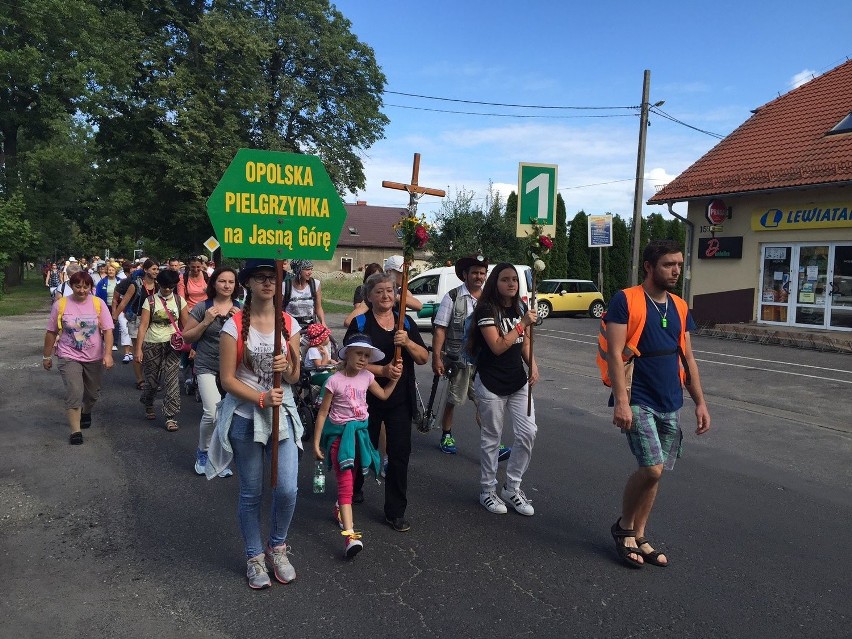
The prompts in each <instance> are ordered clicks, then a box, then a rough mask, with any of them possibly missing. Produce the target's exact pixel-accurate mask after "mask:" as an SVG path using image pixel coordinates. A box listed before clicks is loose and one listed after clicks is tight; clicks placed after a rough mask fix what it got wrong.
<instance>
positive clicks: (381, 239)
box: [337, 204, 405, 251]
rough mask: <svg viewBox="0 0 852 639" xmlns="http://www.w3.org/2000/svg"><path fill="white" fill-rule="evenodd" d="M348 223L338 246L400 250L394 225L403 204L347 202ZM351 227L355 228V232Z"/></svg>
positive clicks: (402, 208) (341, 234)
mask: <svg viewBox="0 0 852 639" xmlns="http://www.w3.org/2000/svg"><path fill="white" fill-rule="evenodd" d="M344 206H345V207H346V223H345V224H344V225H343V229H342V230H341V231H340V239H339V241H338V242H337V245H338V246H345V247H351V248H358V247H361V248H387V249H392V250H396V251H399V250H400V242H399V239H398V238H397V236H396V231H395V230H394V228H393V225H394V224H396V223H397V222H399V216H400V213H402V212H403V211H404V210H405V207H402V206H370V205H368V204H345V205H344ZM350 229H354V230H355V231H356V233H353V232H352V231H351V230H350Z"/></svg>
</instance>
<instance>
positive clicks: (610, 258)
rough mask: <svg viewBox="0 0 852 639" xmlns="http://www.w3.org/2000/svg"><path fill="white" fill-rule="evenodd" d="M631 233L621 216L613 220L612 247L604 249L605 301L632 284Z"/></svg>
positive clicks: (615, 216) (614, 217)
mask: <svg viewBox="0 0 852 639" xmlns="http://www.w3.org/2000/svg"><path fill="white" fill-rule="evenodd" d="M632 259H633V254H632V252H631V248H630V232H629V231H628V228H627V223H626V222H625V221H624V219H623V218H622V217H621V216H620V215H614V216H613V218H612V246H610V247H609V248H607V249H604V290H603V291H601V293H603V296H604V299H606V300H608V299H610V298H611V297H612V296H613V294H614V293H615V292H616V291H620V290H621V289H623V288H626V287H627V285H628V284H629V283H630V262H631V261H632Z"/></svg>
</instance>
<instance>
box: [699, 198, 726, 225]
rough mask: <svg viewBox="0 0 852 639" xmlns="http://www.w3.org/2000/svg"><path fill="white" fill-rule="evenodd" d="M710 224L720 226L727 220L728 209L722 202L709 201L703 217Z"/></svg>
mask: <svg viewBox="0 0 852 639" xmlns="http://www.w3.org/2000/svg"><path fill="white" fill-rule="evenodd" d="M704 217H706V218H707V221H708V222H710V224H717V225H718V224H721V223H722V222H724V221H725V220H727V219H728V207H726V206H725V203H724V202H723V201H722V200H710V204H708V205H707V213H706V214H705V215H704Z"/></svg>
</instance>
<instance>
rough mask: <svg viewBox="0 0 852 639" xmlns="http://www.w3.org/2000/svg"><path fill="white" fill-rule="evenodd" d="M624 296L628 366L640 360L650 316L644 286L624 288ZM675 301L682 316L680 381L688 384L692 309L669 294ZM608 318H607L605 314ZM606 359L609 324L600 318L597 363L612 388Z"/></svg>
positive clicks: (678, 350) (679, 314)
mask: <svg viewBox="0 0 852 639" xmlns="http://www.w3.org/2000/svg"><path fill="white" fill-rule="evenodd" d="M624 294H625V296H626V297H627V341H626V342H625V344H624V350H623V351H622V353H621V361H623V362H624V363H625V364H627V363H628V362H630V360H632V359H633V358H634V357H641V356H642V353H640V352H639V338H640V337H642V330H643V329H644V328H645V319H646V316H647V306H646V305H645V289H644V288H642V285H641V284H640V285H638V286H631V287H630V288H626V289H624ZM669 295H670V296H671V298H672V301H673V302H674V305H675V308H676V309H677V314H678V316H679V317H680V337H679V338H678V349H677V352H678V355H679V356H680V381H681V384H689V370H688V369H687V366H686V355H685V354H684V353H685V352H686V315H687V313H688V312H689V306H687V304H686V300H684V299H683V298H682V297H678V296H677V295H674V294H672V293H669ZM604 317H606V315H604ZM606 356H607V335H606V322H605V321H604V319H603V318H602V319H601V326H600V331H599V332H598V355H597V363H598V368H599V369H600V371H601V381H602V382H603V383H604V385H605V386H612V381H611V380H610V378H609V364H608V363H607V360H606ZM653 356H654V353H648V354H646V357H653Z"/></svg>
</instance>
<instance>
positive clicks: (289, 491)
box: [228, 414, 299, 559]
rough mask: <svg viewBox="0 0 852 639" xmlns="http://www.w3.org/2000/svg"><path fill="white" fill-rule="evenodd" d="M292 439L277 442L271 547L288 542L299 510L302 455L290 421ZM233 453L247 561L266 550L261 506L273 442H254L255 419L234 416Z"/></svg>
mask: <svg viewBox="0 0 852 639" xmlns="http://www.w3.org/2000/svg"><path fill="white" fill-rule="evenodd" d="M287 428H288V429H289V430H290V436H289V437H288V438H287V439H284V440H281V441H280V442H278V484H277V485H276V486H275V490H273V492H272V514H271V516H270V526H271V529H270V531H269V545H270V546H280V545H281V544H283V543H284V542H285V541H286V540H287V531H288V530H289V528H290V522H291V521H292V519H293V512H294V511H295V510H296V492H297V490H298V486H297V476H298V471H299V455H298V448H297V446H296V435H295V433H294V432H293V424H292V422H291V421H290V419H289V418H288V419H287ZM228 439H229V440H230V442H231V447H232V448H233V450H234V465H235V466H236V468H237V476H238V477H239V479H240V500H239V504H238V506H237V519H238V520H239V522H240V531H241V532H242V534H243V541H244V542H245V546H246V559H251V558H252V557H256V556H257V555H259V554H261V553H262V552H263V550H264V546H263V541H262V540H261V536H260V506H261V503H262V502H263V489H264V487H265V486H264V485H265V484H266V482H265V481H264V479H263V462H264V459H269V458H270V457H271V452H272V446H271V442H267V444H266V445H265V446H264V445H263V444H259V443H257V442H255V441H254V420H252V419H249V418H247V417H242V416H241V415H237V414H234V418H233V420H232V421H231V429H230V432H229V434H228Z"/></svg>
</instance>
